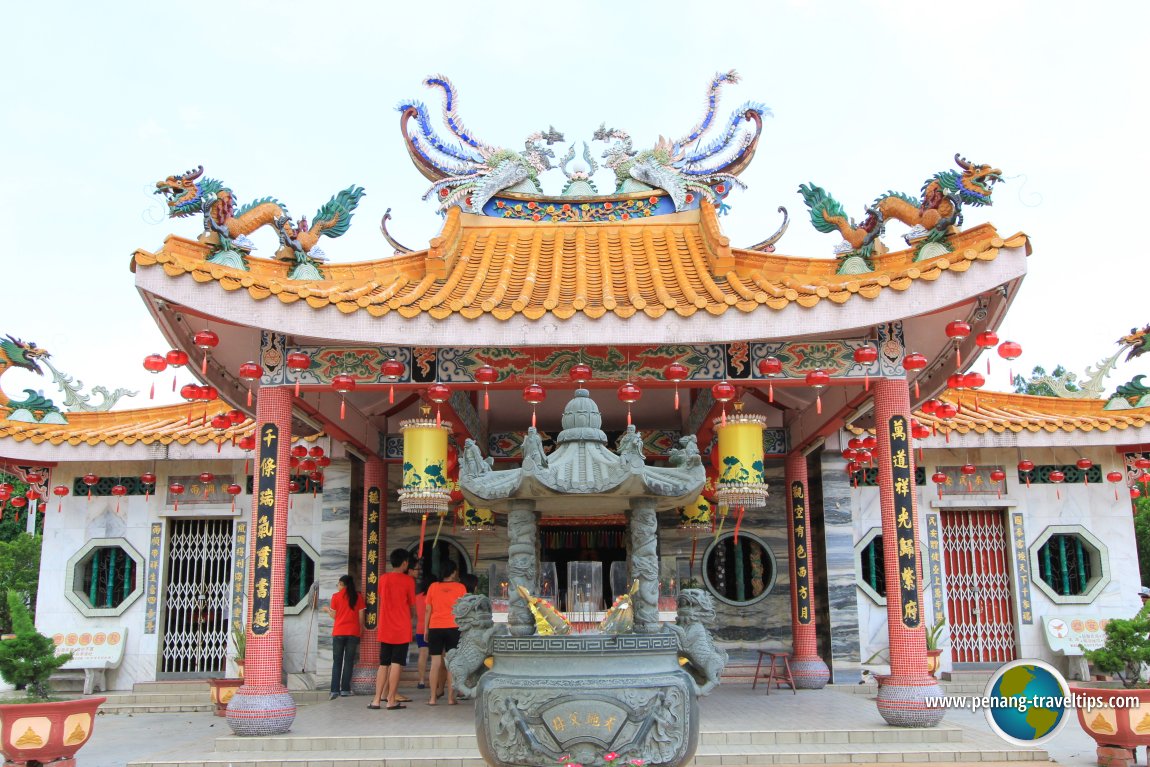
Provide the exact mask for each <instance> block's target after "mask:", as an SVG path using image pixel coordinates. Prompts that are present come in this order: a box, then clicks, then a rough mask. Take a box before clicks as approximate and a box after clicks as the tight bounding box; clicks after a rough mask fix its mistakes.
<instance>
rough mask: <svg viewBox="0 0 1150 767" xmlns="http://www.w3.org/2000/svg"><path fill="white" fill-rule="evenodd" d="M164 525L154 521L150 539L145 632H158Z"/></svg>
mask: <svg viewBox="0 0 1150 767" xmlns="http://www.w3.org/2000/svg"><path fill="white" fill-rule="evenodd" d="M163 533H164V525H163V523H160V522H153V523H152V534H151V536H150V537H149V539H148V580H147V582H146V583H145V585H144V601H145V607H144V633H145V634H155V633H156V614H157V608H158V607H159V604H160V542H161V539H162V538H163Z"/></svg>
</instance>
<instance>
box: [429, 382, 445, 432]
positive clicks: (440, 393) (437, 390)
mask: <svg viewBox="0 0 1150 767" xmlns="http://www.w3.org/2000/svg"><path fill="white" fill-rule="evenodd" d="M427 398H428V399H429V400H431V401H432V402H434V403H435V404H436V408H435V425H436V426H439V425H440V424H442V423H443V418H442V416H441V414H440V410H439V406H440V405H442V404H443V403H444V402H447V400H449V399H451V389H449V388H448V387H447V386H446V385H445V384H441V383H436V384H432V385H431V386H429V387H427Z"/></svg>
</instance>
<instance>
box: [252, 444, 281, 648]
mask: <svg viewBox="0 0 1150 767" xmlns="http://www.w3.org/2000/svg"><path fill="white" fill-rule="evenodd" d="M278 452H279V427H278V426H276V425H275V424H274V423H266V424H264V426H263V431H262V432H261V433H260V454H259V464H258V465H257V467H256V469H257V471H258V472H259V483H258V484H257V486H256V529H255V548H254V549H253V552H254V554H255V558H256V561H255V567H254V568H253V578H252V633H253V634H256V635H257V636H258V635H260V634H266V633H267V631H268V628H269V627H270V623H269V621H270V616H271V596H272V546H273V543H272V540H273V538H274V537H275V513H276V474H277V471H276V468H277V467H276V460H277V454H278Z"/></svg>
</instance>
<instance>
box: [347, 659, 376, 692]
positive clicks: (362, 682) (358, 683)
mask: <svg viewBox="0 0 1150 767" xmlns="http://www.w3.org/2000/svg"><path fill="white" fill-rule="evenodd" d="M378 670H379V666H360V665H358V664H357V665H356V667H355V668H354V669H353V670H352V672H351V691H352V692H354V693H355V694H356V695H375V672H376V671H378Z"/></svg>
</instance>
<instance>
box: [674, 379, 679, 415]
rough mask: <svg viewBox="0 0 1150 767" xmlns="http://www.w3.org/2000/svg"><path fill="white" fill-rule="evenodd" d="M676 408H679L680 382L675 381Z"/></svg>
mask: <svg viewBox="0 0 1150 767" xmlns="http://www.w3.org/2000/svg"><path fill="white" fill-rule="evenodd" d="M675 409H676V410H678V409H679V382H678V381H676V382H675Z"/></svg>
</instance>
